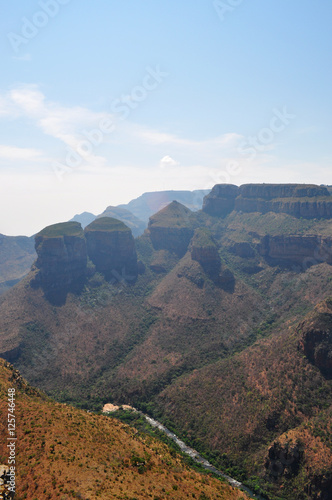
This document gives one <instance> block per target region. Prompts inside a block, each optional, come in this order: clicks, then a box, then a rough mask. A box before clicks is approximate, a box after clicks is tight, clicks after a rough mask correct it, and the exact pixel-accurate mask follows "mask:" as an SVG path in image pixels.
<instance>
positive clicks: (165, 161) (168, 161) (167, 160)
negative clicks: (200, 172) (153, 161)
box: [160, 155, 179, 168]
mask: <svg viewBox="0 0 332 500" xmlns="http://www.w3.org/2000/svg"><path fill="white" fill-rule="evenodd" d="M176 165H179V162H177V161H175V160H173V158H172V157H171V156H169V155H166V156H164V157H163V158H162V159H161V160H160V167H161V168H165V167H174V166H176Z"/></svg>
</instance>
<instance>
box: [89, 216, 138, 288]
mask: <svg viewBox="0 0 332 500" xmlns="http://www.w3.org/2000/svg"><path fill="white" fill-rule="evenodd" d="M85 238H86V241H87V249H88V256H89V258H90V259H91V261H92V262H93V263H94V264H95V266H96V270H97V271H98V272H100V273H102V274H103V275H104V276H105V278H106V279H107V280H111V281H114V282H115V281H123V280H125V281H126V282H130V281H134V280H135V279H136V278H137V274H138V269H137V255H136V248H135V241H134V238H133V235H132V233H131V230H130V229H129V227H127V226H126V225H125V224H124V223H123V222H121V221H119V220H117V219H113V218H111V217H102V218H100V219H96V220H94V221H93V222H92V223H91V224H89V225H88V226H87V227H86V228H85Z"/></svg>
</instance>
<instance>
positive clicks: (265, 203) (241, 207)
mask: <svg viewBox="0 0 332 500" xmlns="http://www.w3.org/2000/svg"><path fill="white" fill-rule="evenodd" d="M330 198H331V197H329V198H322V199H315V198H312V200H310V199H307V198H304V199H302V200H301V198H299V199H295V198H292V199H289V198H284V199H283V200H280V199H275V200H264V199H255V198H243V197H242V196H239V197H238V198H236V200H235V204H234V209H235V210H237V211H239V212H240V211H242V212H261V213H263V214H265V213H267V212H275V213H285V214H289V215H293V216H294V217H304V218H308V219H315V218H319V219H320V218H326V219H330V218H332V199H330Z"/></svg>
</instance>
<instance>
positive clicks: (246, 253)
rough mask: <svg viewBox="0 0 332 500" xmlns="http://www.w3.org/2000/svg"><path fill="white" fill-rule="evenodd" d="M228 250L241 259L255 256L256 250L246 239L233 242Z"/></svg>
mask: <svg viewBox="0 0 332 500" xmlns="http://www.w3.org/2000/svg"><path fill="white" fill-rule="evenodd" d="M229 251H230V252H231V253H233V254H234V255H237V256H238V257H242V258H243V259H251V258H252V257H255V255H256V252H255V250H254V249H253V247H252V246H251V245H250V243H247V242H246V241H239V242H235V243H234V244H233V245H232V246H231V247H230V248H229Z"/></svg>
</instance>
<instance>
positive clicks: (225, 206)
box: [203, 184, 239, 217]
mask: <svg viewBox="0 0 332 500" xmlns="http://www.w3.org/2000/svg"><path fill="white" fill-rule="evenodd" d="M238 195H239V188H238V186H235V185H234V184H216V185H215V186H214V188H213V189H212V191H211V192H210V193H209V194H208V195H207V196H205V197H204V201H203V211H204V212H206V213H207V214H210V215H218V216H221V217H223V216H225V215H227V214H229V213H230V212H232V210H234V207H235V198H236V197H237V196H238Z"/></svg>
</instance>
